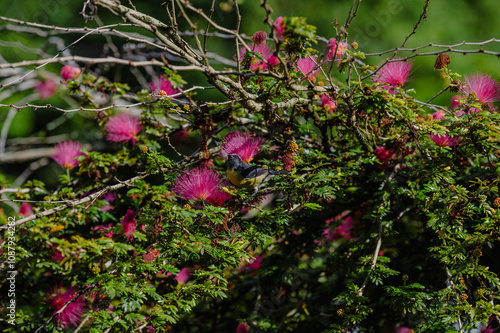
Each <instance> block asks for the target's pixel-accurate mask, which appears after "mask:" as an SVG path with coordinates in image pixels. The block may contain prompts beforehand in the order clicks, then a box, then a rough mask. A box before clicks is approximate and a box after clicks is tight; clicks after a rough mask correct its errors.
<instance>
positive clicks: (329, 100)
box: [320, 94, 337, 112]
mask: <svg viewBox="0 0 500 333" xmlns="http://www.w3.org/2000/svg"><path fill="white" fill-rule="evenodd" d="M320 98H321V107H322V108H323V109H325V110H326V111H327V112H333V111H335V110H337V101H335V99H334V98H333V97H332V96H330V95H327V94H321V96H320Z"/></svg>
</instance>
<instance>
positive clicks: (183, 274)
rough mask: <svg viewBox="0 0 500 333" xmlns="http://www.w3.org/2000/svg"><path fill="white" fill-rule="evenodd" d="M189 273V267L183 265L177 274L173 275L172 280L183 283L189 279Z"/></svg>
mask: <svg viewBox="0 0 500 333" xmlns="http://www.w3.org/2000/svg"><path fill="white" fill-rule="evenodd" d="M190 276H191V274H190V273H189V268H187V267H184V268H183V269H181V270H180V271H179V273H177V275H176V276H175V277H174V280H175V281H177V282H178V283H179V284H184V283H186V282H187V280H189V277H190Z"/></svg>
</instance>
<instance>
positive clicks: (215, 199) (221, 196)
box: [207, 183, 233, 207]
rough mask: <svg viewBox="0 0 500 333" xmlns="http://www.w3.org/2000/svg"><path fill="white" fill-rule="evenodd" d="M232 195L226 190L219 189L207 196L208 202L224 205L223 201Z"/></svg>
mask: <svg viewBox="0 0 500 333" xmlns="http://www.w3.org/2000/svg"><path fill="white" fill-rule="evenodd" d="M228 185H229V184H227V183H224V184H222V185H221V186H223V187H227V186H228ZM232 197H233V196H232V195H231V194H229V193H227V192H224V191H223V190H221V189H219V190H218V191H217V192H216V193H215V194H214V195H212V196H211V197H209V198H208V200H207V201H208V202H209V203H210V204H211V205H212V206H215V207H221V206H222V205H224V202H225V201H226V200H229V199H231V198H232Z"/></svg>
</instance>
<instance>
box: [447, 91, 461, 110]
mask: <svg viewBox="0 0 500 333" xmlns="http://www.w3.org/2000/svg"><path fill="white" fill-rule="evenodd" d="M462 98H463V97H462V96H460V95H455V96H453V97H452V98H451V101H450V102H451V109H452V110H453V111H455V110H456V109H458V108H459V107H460V106H461V105H462V104H460V102H459V100H461V99H462Z"/></svg>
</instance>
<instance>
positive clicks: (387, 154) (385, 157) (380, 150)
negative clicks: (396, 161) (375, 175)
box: [375, 147, 392, 164]
mask: <svg viewBox="0 0 500 333" xmlns="http://www.w3.org/2000/svg"><path fill="white" fill-rule="evenodd" d="M375 156H377V159H378V160H379V162H380V163H382V164H386V163H387V162H389V160H390V159H391V157H392V152H391V151H390V150H389V149H386V148H384V147H377V149H376V150H375Z"/></svg>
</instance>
